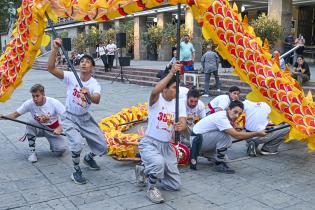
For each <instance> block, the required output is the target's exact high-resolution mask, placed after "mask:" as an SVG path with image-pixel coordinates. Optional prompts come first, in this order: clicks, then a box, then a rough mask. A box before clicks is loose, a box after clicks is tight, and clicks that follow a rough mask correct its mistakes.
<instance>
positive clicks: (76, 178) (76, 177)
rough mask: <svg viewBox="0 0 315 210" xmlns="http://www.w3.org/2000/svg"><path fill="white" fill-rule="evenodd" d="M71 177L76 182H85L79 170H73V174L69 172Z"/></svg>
mask: <svg viewBox="0 0 315 210" xmlns="http://www.w3.org/2000/svg"><path fill="white" fill-rule="evenodd" d="M71 179H72V181H74V183H76V184H86V179H85V178H84V176H82V171H81V170H77V171H75V172H73V174H71Z"/></svg>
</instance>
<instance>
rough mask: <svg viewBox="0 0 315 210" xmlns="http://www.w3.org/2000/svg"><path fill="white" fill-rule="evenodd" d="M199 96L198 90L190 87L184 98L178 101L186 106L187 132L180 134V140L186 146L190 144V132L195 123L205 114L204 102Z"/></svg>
mask: <svg viewBox="0 0 315 210" xmlns="http://www.w3.org/2000/svg"><path fill="white" fill-rule="evenodd" d="M199 98H200V93H199V90H196V89H190V90H189V91H188V93H187V96H186V98H184V99H181V100H180V101H179V103H181V104H184V105H185V107H186V114H187V132H185V133H183V134H182V135H181V137H182V138H181V140H182V142H183V143H184V144H185V145H187V146H190V134H191V131H192V129H193V127H194V125H195V123H197V122H198V121H199V120H201V119H202V118H204V117H205V116H206V109H205V104H204V103H203V102H202V101H201V100H199Z"/></svg>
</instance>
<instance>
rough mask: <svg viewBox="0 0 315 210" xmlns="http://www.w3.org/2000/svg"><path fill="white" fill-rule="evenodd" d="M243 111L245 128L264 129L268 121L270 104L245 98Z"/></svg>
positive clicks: (251, 129) (252, 129)
mask: <svg viewBox="0 0 315 210" xmlns="http://www.w3.org/2000/svg"><path fill="white" fill-rule="evenodd" d="M243 104H244V112H245V114H246V124H245V128H246V130H249V131H262V130H265V128H266V126H267V125H268V122H269V114H270V112H271V108H270V106H269V105H268V104H267V103H265V102H252V101H248V100H245V101H244V102H243Z"/></svg>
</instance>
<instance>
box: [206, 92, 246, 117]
mask: <svg viewBox="0 0 315 210" xmlns="http://www.w3.org/2000/svg"><path fill="white" fill-rule="evenodd" d="M240 94H241V90H240V88H239V87H237V86H232V87H230V89H229V94H228V95H219V96H217V97H215V98H214V99H212V101H210V103H208V107H209V109H210V114H213V113H215V112H218V111H222V110H226V109H227V108H228V107H229V104H230V103H231V101H235V100H238V99H239V96H240Z"/></svg>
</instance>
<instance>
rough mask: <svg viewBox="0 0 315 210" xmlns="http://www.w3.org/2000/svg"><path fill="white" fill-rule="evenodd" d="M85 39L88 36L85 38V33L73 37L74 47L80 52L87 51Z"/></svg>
mask: <svg viewBox="0 0 315 210" xmlns="http://www.w3.org/2000/svg"><path fill="white" fill-rule="evenodd" d="M85 39H86V38H85V34H84V33H80V34H79V35H78V36H77V37H76V38H74V39H73V48H74V49H75V51H77V52H78V53H84V52H85V50H86V48H87V46H86V43H85V42H84V40H85Z"/></svg>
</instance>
